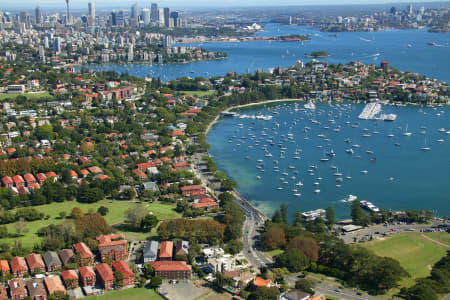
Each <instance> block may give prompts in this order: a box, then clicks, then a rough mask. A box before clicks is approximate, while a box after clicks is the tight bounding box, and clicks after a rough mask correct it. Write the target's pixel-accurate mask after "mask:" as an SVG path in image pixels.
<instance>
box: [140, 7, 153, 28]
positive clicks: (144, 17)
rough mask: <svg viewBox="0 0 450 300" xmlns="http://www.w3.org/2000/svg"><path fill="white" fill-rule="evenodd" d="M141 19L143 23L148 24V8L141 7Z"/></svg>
mask: <svg viewBox="0 0 450 300" xmlns="http://www.w3.org/2000/svg"><path fill="white" fill-rule="evenodd" d="M141 16H142V21H143V22H144V25H149V24H150V22H151V14H150V9H148V8H143V9H142V11H141Z"/></svg>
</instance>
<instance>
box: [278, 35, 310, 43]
mask: <svg viewBox="0 0 450 300" xmlns="http://www.w3.org/2000/svg"><path fill="white" fill-rule="evenodd" d="M278 38H279V40H280V41H286V42H292V41H299V42H309V41H311V38H310V37H309V35H300V34H290V35H282V36H280V37H278Z"/></svg>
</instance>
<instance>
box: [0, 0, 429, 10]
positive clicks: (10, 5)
mask: <svg viewBox="0 0 450 300" xmlns="http://www.w3.org/2000/svg"><path fill="white" fill-rule="evenodd" d="M88 2H89V0H70V3H71V4H70V6H71V7H72V8H74V9H80V8H85V7H87V4H88ZM93 2H94V3H95V5H96V7H97V8H98V9H102V8H117V7H129V6H131V5H132V4H134V3H136V2H137V3H138V4H139V6H141V7H147V6H150V3H151V2H156V3H158V5H159V6H161V7H163V6H164V7H178V8H189V7H202V8H206V7H246V6H259V7H260V6H289V5H295V6H301V5H343V4H347V5H348V4H388V3H414V2H421V3H424V2H434V1H426V0H425V1H424V0H420V1H417V0H416V1H414V0H413V1H411V0H396V1H389V0H245V1H242V0H227V1H222V0H162V1H155V0H153V1H152V0H145V1H144V0H93ZM38 5H39V6H40V7H42V8H50V9H55V10H56V9H64V7H65V1H64V0H17V1H11V0H0V10H2V9H23V8H25V9H30V8H32V7H35V6H38Z"/></svg>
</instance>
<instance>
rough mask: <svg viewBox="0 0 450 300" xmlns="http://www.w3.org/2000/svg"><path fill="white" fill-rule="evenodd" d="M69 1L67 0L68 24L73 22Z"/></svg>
mask: <svg viewBox="0 0 450 300" xmlns="http://www.w3.org/2000/svg"><path fill="white" fill-rule="evenodd" d="M69 1H70V0H66V6H67V14H66V25H71V24H72V16H71V15H70V7H69Z"/></svg>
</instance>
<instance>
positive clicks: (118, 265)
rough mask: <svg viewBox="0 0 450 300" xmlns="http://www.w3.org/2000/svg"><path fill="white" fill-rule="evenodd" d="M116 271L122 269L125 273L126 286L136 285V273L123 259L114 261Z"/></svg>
mask: <svg viewBox="0 0 450 300" xmlns="http://www.w3.org/2000/svg"><path fill="white" fill-rule="evenodd" d="M112 266H113V269H114V271H115V272H117V271H120V272H122V274H123V280H122V286H123V287H124V288H129V287H134V273H133V271H131V269H130V267H129V266H128V265H127V263H126V262H125V261H123V260H121V261H114V262H113V263H112Z"/></svg>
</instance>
